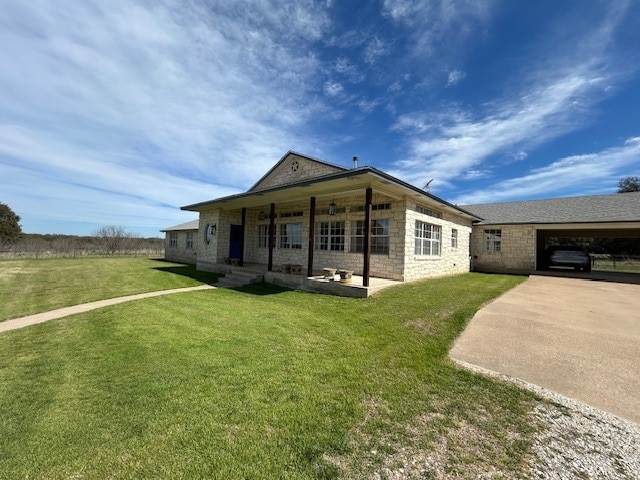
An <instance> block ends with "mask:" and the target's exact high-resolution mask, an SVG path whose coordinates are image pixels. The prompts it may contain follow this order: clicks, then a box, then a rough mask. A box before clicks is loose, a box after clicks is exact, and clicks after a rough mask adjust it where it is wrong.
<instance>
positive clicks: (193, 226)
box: [160, 220, 199, 232]
mask: <svg viewBox="0 0 640 480" xmlns="http://www.w3.org/2000/svg"><path fill="white" fill-rule="evenodd" d="M198 224H199V220H191V221H190V222H185V223H180V224H178V225H174V226H173V227H167V228H163V229H162V230H160V231H161V232H173V231H176V230H197V229H198Z"/></svg>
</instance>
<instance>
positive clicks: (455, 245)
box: [451, 228, 458, 248]
mask: <svg viewBox="0 0 640 480" xmlns="http://www.w3.org/2000/svg"><path fill="white" fill-rule="evenodd" d="M451 248H458V229H457V228H452V229H451Z"/></svg>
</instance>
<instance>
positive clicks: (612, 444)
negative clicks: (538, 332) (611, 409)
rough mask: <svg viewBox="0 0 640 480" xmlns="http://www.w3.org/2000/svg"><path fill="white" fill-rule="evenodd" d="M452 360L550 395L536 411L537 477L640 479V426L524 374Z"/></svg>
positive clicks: (533, 472)
mask: <svg viewBox="0 0 640 480" xmlns="http://www.w3.org/2000/svg"><path fill="white" fill-rule="evenodd" d="M453 361H454V363H456V364H457V365H459V366H461V367H463V368H464V369H466V370H470V371H472V372H475V373H480V374H482V375H487V376H490V377H493V378H497V379H500V380H506V381H508V382H511V383H515V384H516V385H518V386H519V387H521V388H524V389H526V390H529V391H531V392H533V393H535V394H537V395H538V396H540V397H542V398H544V399H545V400H548V402H544V403H540V404H538V405H537V406H536V407H535V408H534V410H533V411H532V412H531V415H532V417H533V418H534V420H535V421H537V422H540V423H541V424H542V425H543V426H544V427H545V428H543V429H541V431H540V432H539V433H538V434H537V435H536V436H535V438H534V443H533V450H534V454H535V458H534V459H533V461H532V464H531V472H530V473H531V477H532V478H536V479H543V480H546V479H560V480H585V479H602V478H606V479H612V480H618V479H621V480H627V479H637V478H640V425H638V424H636V423H634V422H631V421H628V420H624V419H622V418H619V417H617V416H615V415H613V414H611V413H608V412H604V411H602V410H598V409H596V408H593V407H590V406H589V405H586V404H584V403H581V402H578V401H576V400H573V399H571V398H568V397H565V396H564V395H560V394H559V393H556V392H552V391H550V390H547V389H545V388H542V387H540V386H538V385H534V384H531V383H528V382H525V381H523V380H520V379H519V378H516V377H511V376H508V375H504V374H501V373H497V372H493V371H491V370H487V369H484V368H480V367H477V366H475V365H471V364H468V363H465V362H461V361H458V360H453Z"/></svg>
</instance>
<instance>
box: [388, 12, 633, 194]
mask: <svg viewBox="0 0 640 480" xmlns="http://www.w3.org/2000/svg"><path fill="white" fill-rule="evenodd" d="M618 20H619V16H618V15H617V14H616V15H611V16H610V17H608V18H606V19H605V20H603V22H602V23H601V25H600V26H599V28H595V27H594V28H592V29H590V30H589V32H588V33H583V32H580V34H579V37H580V40H581V41H582V44H583V45H588V46H590V47H593V48H582V49H580V51H572V52H571V55H569V54H568V52H561V53H560V54H559V56H556V57H554V58H549V55H548V54H545V55H543V57H544V58H541V59H538V61H534V59H532V58H527V59H526V61H527V66H528V69H529V70H528V72H527V73H526V74H525V75H524V76H522V77H520V78H511V79H508V82H509V83H510V84H515V85H517V86H516V87H515V88H514V87H510V88H506V89H505V94H504V96H503V97H500V98H495V99H493V100H492V101H491V102H488V103H487V104H486V105H485V106H484V108H483V110H482V111H477V110H476V111H473V110H469V109H467V110H465V109H464V108H462V107H460V106H458V105H454V106H453V107H451V108H450V109H448V110H447V109H443V110H441V111H439V112H437V113H435V114H431V113H424V112H420V111H416V112H413V113H409V114H405V115H402V116H400V117H399V118H398V120H397V121H396V123H395V125H394V126H393V128H394V129H395V130H397V131H402V132H405V134H406V135H407V139H408V154H407V156H406V158H405V159H403V160H402V161H400V162H398V164H397V168H396V170H395V172H394V173H395V174H397V175H399V176H401V177H403V178H406V179H407V180H409V181H410V182H414V183H416V184H417V183H419V182H420V181H422V179H423V178H426V177H435V179H436V180H435V181H434V185H435V186H437V185H438V184H439V185H440V186H443V185H444V186H446V185H450V183H451V182H452V181H453V180H454V179H460V178H470V177H469V175H468V172H469V171H473V172H477V171H480V170H486V169H487V167H486V166H484V164H485V162H492V163H494V162H495V161H497V160H496V158H497V157H500V156H502V155H509V156H512V155H513V154H512V153H510V152H513V151H514V150H515V151H520V150H523V149H525V148H526V149H531V148H534V147H536V146H539V145H541V144H543V143H545V142H547V141H549V140H551V139H554V138H557V137H559V136H561V135H563V134H566V133H567V132H570V131H572V130H574V129H576V128H578V127H580V126H583V125H584V124H586V123H587V122H588V121H589V120H590V110H589V109H590V108H591V107H592V106H593V105H594V104H595V103H596V102H598V101H599V100H601V99H602V98H603V88H604V87H605V86H607V85H609V84H611V83H612V82H615V81H617V80H618V79H619V76H620V75H621V73H620V71H618V70H616V68H615V67H612V66H611V65H610V64H609V59H610V57H609V53H610V52H609V51H608V50H607V47H608V46H609V45H610V43H609V41H610V37H611V31H612V29H613V28H614V25H615V24H616V22H617V21H618ZM576 42H577V40H576ZM577 43H580V42H577ZM596 45H597V46H598V47H597V48H595V46H596ZM498 161H499V160H498Z"/></svg>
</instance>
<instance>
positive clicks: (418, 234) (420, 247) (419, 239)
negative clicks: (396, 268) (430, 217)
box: [415, 220, 442, 256]
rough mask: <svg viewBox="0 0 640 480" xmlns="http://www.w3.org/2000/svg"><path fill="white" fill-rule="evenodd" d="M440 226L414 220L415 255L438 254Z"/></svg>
mask: <svg viewBox="0 0 640 480" xmlns="http://www.w3.org/2000/svg"><path fill="white" fill-rule="evenodd" d="M441 233H442V227H440V226H439V225H433V224H431V223H426V222H421V221H419V220H416V230H415V240H416V243H415V247H416V248H415V254H416V255H430V256H438V255H440V236H441Z"/></svg>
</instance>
